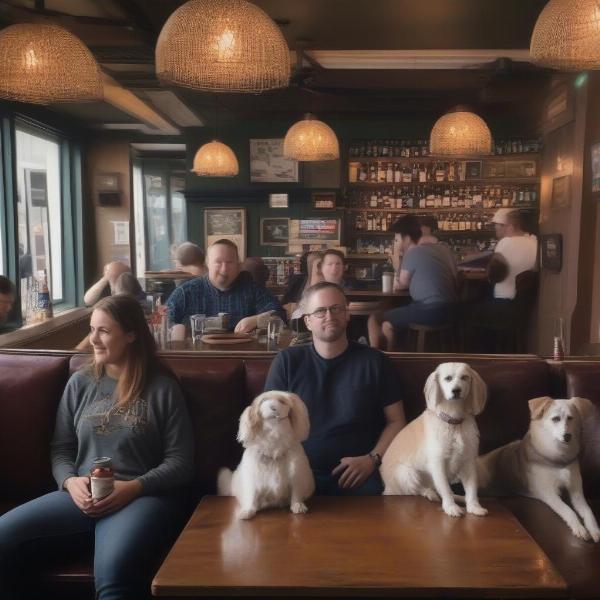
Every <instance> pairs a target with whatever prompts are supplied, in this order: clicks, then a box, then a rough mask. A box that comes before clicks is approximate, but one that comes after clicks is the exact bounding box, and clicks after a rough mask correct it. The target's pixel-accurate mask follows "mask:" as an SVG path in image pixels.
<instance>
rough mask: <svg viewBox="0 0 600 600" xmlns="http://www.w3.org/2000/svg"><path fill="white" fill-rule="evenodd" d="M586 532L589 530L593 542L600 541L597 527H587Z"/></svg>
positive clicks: (599, 532)
mask: <svg viewBox="0 0 600 600" xmlns="http://www.w3.org/2000/svg"><path fill="white" fill-rule="evenodd" d="M588 532H589V534H590V536H591V537H592V540H594V542H596V543H598V542H600V529H598V528H597V527H596V528H595V529H592V528H589V527H588Z"/></svg>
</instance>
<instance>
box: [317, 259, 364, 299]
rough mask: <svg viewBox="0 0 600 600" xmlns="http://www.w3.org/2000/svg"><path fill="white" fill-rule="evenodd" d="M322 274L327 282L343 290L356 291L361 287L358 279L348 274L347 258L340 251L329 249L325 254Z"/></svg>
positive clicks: (322, 262)
mask: <svg viewBox="0 0 600 600" xmlns="http://www.w3.org/2000/svg"><path fill="white" fill-rule="evenodd" d="M321 273H322V274H323V279H324V280H325V281H329V282H330V283H335V284H336V285H339V286H340V287H341V288H342V289H343V290H355V289H357V288H358V287H359V285H358V282H357V281H356V279H355V278H354V277H349V276H348V275H347V274H346V257H345V256H344V253H343V252H341V251H340V250H335V249H329V250H325V252H323V259H322V260H321Z"/></svg>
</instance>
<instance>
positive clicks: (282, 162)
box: [250, 138, 298, 183]
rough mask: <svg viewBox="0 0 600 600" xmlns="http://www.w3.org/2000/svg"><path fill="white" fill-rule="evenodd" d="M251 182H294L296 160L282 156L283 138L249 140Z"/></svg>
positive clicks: (295, 178)
mask: <svg viewBox="0 0 600 600" xmlns="http://www.w3.org/2000/svg"><path fill="white" fill-rule="evenodd" d="M250 181H251V182H252V183H296V182H297V181H298V161H297V160H293V159H291V158H285V157H284V156H283V138H268V139H251V140H250Z"/></svg>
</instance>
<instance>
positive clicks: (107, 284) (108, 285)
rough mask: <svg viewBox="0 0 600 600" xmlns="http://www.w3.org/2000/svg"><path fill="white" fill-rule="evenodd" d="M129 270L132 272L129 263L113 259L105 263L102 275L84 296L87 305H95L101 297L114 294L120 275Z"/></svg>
mask: <svg viewBox="0 0 600 600" xmlns="http://www.w3.org/2000/svg"><path fill="white" fill-rule="evenodd" d="M127 272H131V269H130V268H129V265H126V264H125V263H122V262H119V261H113V262H110V263H107V264H106V265H104V271H103V275H102V277H101V278H100V279H99V280H98V281H96V283H94V285H92V286H91V287H90V288H89V289H88V290H87V291H86V292H85V294H84V296H83V301H84V303H85V305H86V306H93V305H94V304H96V302H98V300H100V298H104V297H106V296H110V295H111V294H114V288H115V283H116V281H117V279H118V277H119V275H121V273H127Z"/></svg>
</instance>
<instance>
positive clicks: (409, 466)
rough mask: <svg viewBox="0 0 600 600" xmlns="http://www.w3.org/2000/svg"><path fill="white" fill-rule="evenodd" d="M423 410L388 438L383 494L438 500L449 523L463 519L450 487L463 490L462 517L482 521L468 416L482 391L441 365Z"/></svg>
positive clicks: (453, 366) (459, 369)
mask: <svg viewBox="0 0 600 600" xmlns="http://www.w3.org/2000/svg"><path fill="white" fill-rule="evenodd" d="M424 393H425V400H426V402H427V409H426V410H425V412H423V413H422V414H421V415H420V416H419V417H418V418H416V419H415V420H414V421H412V422H411V423H409V424H408V425H407V426H406V427H405V428H404V429H402V430H401V431H400V433H398V435H397V436H396V437H395V438H394V440H393V441H392V443H391V444H390V447H389V448H388V450H387V452H386V453H385V455H384V457H383V463H382V466H381V475H382V477H383V482H384V484H385V491H384V492H383V493H384V494H390V495H411V496H412V495H420V496H424V497H425V498H427V499H428V500H431V501H438V502H439V500H440V497H441V500H442V508H443V509H444V512H445V513H446V514H448V515H450V516H451V517H459V516H461V515H463V514H464V509H463V508H461V507H460V506H458V504H456V501H455V499H454V495H453V493H452V490H451V488H450V483H451V482H452V483H453V482H455V481H457V480H460V481H461V482H462V484H463V486H464V488H465V501H466V505H467V511H468V512H470V513H472V514H474V515H480V516H483V515H485V514H487V510H486V509H485V508H483V507H482V506H481V505H480V504H479V500H478V498H477V470H476V460H477V454H478V451H479V430H478V429H477V424H476V422H475V417H474V415H478V414H479V413H480V412H481V411H482V410H483V408H484V406H485V402H486V398H487V387H486V385H485V383H484V382H483V380H482V379H481V377H480V376H479V374H478V373H476V372H475V371H474V370H473V369H471V367H469V365H467V364H465V363H443V364H440V365H439V366H438V367H437V369H436V370H435V371H434V372H433V373H431V375H429V377H428V378H427V382H426V383H425V389H424Z"/></svg>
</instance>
